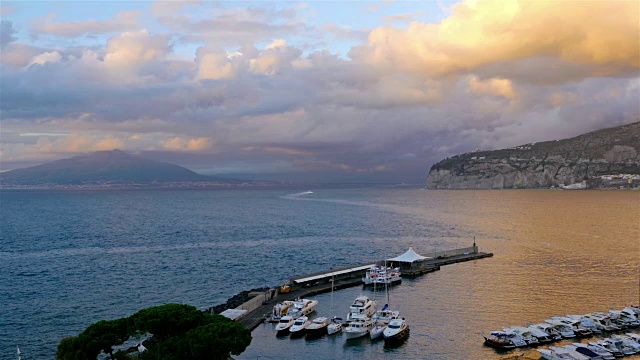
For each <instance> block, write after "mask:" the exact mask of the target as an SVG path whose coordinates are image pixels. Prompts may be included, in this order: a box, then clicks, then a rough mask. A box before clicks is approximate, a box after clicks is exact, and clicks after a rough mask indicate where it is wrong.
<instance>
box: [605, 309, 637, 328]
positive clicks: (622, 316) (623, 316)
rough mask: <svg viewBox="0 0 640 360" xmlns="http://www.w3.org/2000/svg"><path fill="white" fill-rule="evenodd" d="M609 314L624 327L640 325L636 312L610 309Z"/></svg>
mask: <svg viewBox="0 0 640 360" xmlns="http://www.w3.org/2000/svg"><path fill="white" fill-rule="evenodd" d="M609 316H610V317H611V321H612V322H613V323H614V324H616V325H618V326H619V327H620V328H622V329H627V328H634V327H638V326H640V321H638V318H636V316H635V313H634V314H629V313H628V312H626V311H625V312H623V311H618V310H609Z"/></svg>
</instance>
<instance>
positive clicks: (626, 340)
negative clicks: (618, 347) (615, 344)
mask: <svg viewBox="0 0 640 360" xmlns="http://www.w3.org/2000/svg"><path fill="white" fill-rule="evenodd" d="M611 340H612V341H622V346H626V347H629V348H631V349H633V351H635V353H636V354H637V353H639V352H640V344H638V343H637V342H636V341H635V340H634V339H632V338H630V337H629V336H626V335H611Z"/></svg>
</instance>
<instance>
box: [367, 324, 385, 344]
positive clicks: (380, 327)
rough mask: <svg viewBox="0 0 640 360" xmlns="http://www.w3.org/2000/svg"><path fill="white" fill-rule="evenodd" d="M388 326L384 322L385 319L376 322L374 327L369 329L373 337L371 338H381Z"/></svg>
mask: <svg viewBox="0 0 640 360" xmlns="http://www.w3.org/2000/svg"><path fill="white" fill-rule="evenodd" d="M386 328H387V323H386V322H383V321H380V322H374V324H373V327H372V328H371V329H370V330H369V337H371V340H377V339H381V338H382V333H383V332H384V329H386Z"/></svg>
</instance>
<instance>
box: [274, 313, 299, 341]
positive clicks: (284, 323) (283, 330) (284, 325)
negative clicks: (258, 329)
mask: <svg viewBox="0 0 640 360" xmlns="http://www.w3.org/2000/svg"><path fill="white" fill-rule="evenodd" d="M294 321H295V320H294V319H293V318H292V317H291V316H286V315H285V316H283V317H282V318H280V321H279V322H278V324H277V325H276V336H284V335H288V334H289V328H290V327H291V325H293V323H294Z"/></svg>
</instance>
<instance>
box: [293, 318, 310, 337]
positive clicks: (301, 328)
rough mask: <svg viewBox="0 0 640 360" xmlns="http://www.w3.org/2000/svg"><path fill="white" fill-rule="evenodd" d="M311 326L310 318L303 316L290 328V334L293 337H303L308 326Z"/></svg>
mask: <svg viewBox="0 0 640 360" xmlns="http://www.w3.org/2000/svg"><path fill="white" fill-rule="evenodd" d="M310 324H311V321H309V318H308V317H306V316H304V315H302V316H300V317H299V318H297V319H296V321H295V322H294V323H293V325H291V327H290V328H289V332H290V333H291V337H301V336H303V335H304V333H305V330H306V328H307V326H309V325H310Z"/></svg>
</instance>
